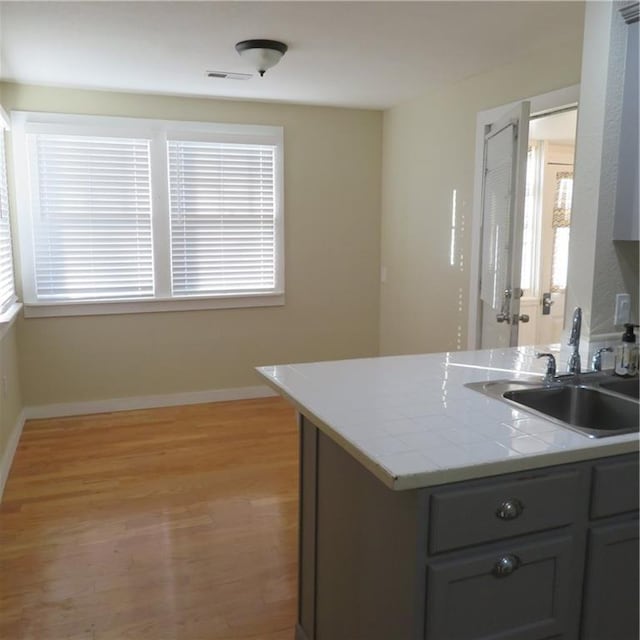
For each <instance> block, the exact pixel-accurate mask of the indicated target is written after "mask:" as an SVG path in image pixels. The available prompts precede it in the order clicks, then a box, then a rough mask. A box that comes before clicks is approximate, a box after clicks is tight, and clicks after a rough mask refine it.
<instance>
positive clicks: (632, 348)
mask: <svg viewBox="0 0 640 640" xmlns="http://www.w3.org/2000/svg"><path fill="white" fill-rule="evenodd" d="M637 326H638V325H637V324H625V325H624V329H625V331H624V333H623V334H622V342H621V343H620V344H619V345H618V346H617V348H616V363H615V374H616V375H618V376H625V377H629V376H635V375H636V374H637V373H638V355H639V353H638V346H637V345H636V335H635V333H634V332H633V329H634V327H637Z"/></svg>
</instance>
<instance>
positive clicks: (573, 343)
mask: <svg viewBox="0 0 640 640" xmlns="http://www.w3.org/2000/svg"><path fill="white" fill-rule="evenodd" d="M581 328H582V309H581V308H580V307H576V308H575V310H574V312H573V320H572V321H571V335H570V336H569V346H570V347H573V351H572V352H571V355H570V356H569V362H568V364H567V371H568V372H569V373H580V369H581V367H580V329H581Z"/></svg>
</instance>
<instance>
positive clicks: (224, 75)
mask: <svg viewBox="0 0 640 640" xmlns="http://www.w3.org/2000/svg"><path fill="white" fill-rule="evenodd" d="M251 77H253V76H252V74H250V73H234V72H233V71H207V78H216V79H218V80H249V78H251Z"/></svg>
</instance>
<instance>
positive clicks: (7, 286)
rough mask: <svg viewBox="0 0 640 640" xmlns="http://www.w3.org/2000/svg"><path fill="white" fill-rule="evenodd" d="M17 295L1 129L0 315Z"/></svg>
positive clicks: (1, 132)
mask: <svg viewBox="0 0 640 640" xmlns="http://www.w3.org/2000/svg"><path fill="white" fill-rule="evenodd" d="M15 293H16V292H15V286H14V279H13V253H12V250H11V227H10V221H9V193H8V189H7V164H6V159H5V152H4V132H3V130H2V129H1V128H0V313H3V312H5V311H6V310H7V309H8V308H9V307H10V306H11V305H12V304H13V302H14V301H15V300H16V295H15Z"/></svg>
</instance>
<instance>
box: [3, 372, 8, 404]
mask: <svg viewBox="0 0 640 640" xmlns="http://www.w3.org/2000/svg"><path fill="white" fill-rule="evenodd" d="M8 395H9V381H8V380H7V376H2V397H3V398H4V399H6V398H7V396H8Z"/></svg>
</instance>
